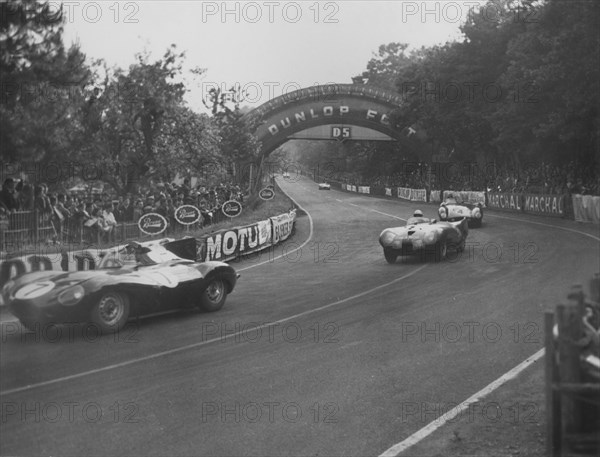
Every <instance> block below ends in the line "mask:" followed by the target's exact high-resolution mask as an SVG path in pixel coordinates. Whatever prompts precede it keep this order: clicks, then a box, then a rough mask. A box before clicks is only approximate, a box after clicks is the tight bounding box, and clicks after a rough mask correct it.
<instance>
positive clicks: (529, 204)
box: [523, 194, 565, 217]
mask: <svg viewBox="0 0 600 457" xmlns="http://www.w3.org/2000/svg"><path fill="white" fill-rule="evenodd" d="M564 203H565V196H564V195H547V194H523V211H525V212H526V213H533V214H543V215H545V216H556V217H563V216H564V213H565V204H564Z"/></svg>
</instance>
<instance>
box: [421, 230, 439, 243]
mask: <svg viewBox="0 0 600 457" xmlns="http://www.w3.org/2000/svg"><path fill="white" fill-rule="evenodd" d="M435 239H436V233H435V232H429V233H427V234H426V235H425V238H424V240H425V243H427V244H432V243H434V242H435Z"/></svg>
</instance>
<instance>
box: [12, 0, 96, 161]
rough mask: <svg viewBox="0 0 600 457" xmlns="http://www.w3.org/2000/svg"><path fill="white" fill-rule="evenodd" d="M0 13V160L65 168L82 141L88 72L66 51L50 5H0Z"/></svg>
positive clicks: (73, 51) (81, 58) (77, 54)
mask: <svg viewBox="0 0 600 457" xmlns="http://www.w3.org/2000/svg"><path fill="white" fill-rule="evenodd" d="M0 9H1V15H0V16H1V17H0V44H1V49H2V52H1V57H0V75H1V78H2V79H1V88H0V90H1V94H0V96H1V100H0V131H1V132H2V134H1V135H0V151H1V154H2V158H3V159H4V160H7V161H9V162H12V161H17V160H18V161H20V163H21V164H26V163H33V162H36V163H37V164H38V165H42V166H44V164H46V165H47V164H49V163H50V162H58V163H64V162H66V161H68V160H69V154H70V152H71V150H72V148H73V146H74V145H77V144H79V143H80V142H81V141H82V140H83V138H84V135H83V133H84V132H83V128H82V125H81V122H80V117H79V110H80V109H81V107H82V106H83V105H84V103H85V97H86V94H85V91H84V90H83V88H84V87H85V86H86V85H87V84H88V83H89V82H90V80H91V79H92V76H93V75H92V71H91V70H90V68H89V67H88V65H87V63H86V59H85V55H84V54H82V53H81V51H80V50H79V48H78V47H77V46H72V47H71V48H69V49H68V50H67V49H65V47H64V45H63V42H62V32H63V28H62V24H63V17H62V14H61V12H60V10H57V11H54V10H53V6H52V3H51V2H46V3H37V2H35V1H30V0H22V1H15V2H3V3H1V4H0ZM25 168H30V167H29V166H27V165H25Z"/></svg>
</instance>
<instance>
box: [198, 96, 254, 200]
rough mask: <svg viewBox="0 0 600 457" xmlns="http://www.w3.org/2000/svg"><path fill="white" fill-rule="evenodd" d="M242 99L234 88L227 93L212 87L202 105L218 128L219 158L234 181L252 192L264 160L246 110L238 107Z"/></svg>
mask: <svg viewBox="0 0 600 457" xmlns="http://www.w3.org/2000/svg"><path fill="white" fill-rule="evenodd" d="M243 100H244V99H243V94H240V93H239V92H238V91H237V90H236V89H235V88H231V89H229V91H227V92H223V91H221V90H220V89H217V88H212V89H211V90H210V91H209V96H208V101H206V102H205V104H206V106H207V107H208V108H209V109H210V110H211V112H212V114H213V116H214V119H215V123H216V125H217V126H218V128H219V134H220V137H221V154H222V156H223V157H224V158H225V159H226V160H227V161H228V162H229V164H231V167H232V168H233V170H234V171H235V174H236V175H237V179H238V181H239V182H240V183H241V184H242V185H248V188H249V190H250V191H251V192H255V191H256V190H257V187H258V186H260V184H261V182H262V174H263V165H264V159H265V158H264V157H262V156H261V154H260V143H259V141H258V140H257V138H256V136H255V135H254V132H255V131H256V127H257V126H256V125H253V124H252V123H251V121H249V119H248V118H247V117H246V116H245V114H246V110H244V109H243V108H242V107H241V106H240V104H241V103H242V102H243ZM251 170H252V173H254V176H251V173H250V171H251Z"/></svg>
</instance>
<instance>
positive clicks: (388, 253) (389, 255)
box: [383, 248, 398, 263]
mask: <svg viewBox="0 0 600 457" xmlns="http://www.w3.org/2000/svg"><path fill="white" fill-rule="evenodd" d="M383 256H384V257H385V260H386V261H387V263H396V259H397V258H398V254H397V253H396V252H395V251H394V250H392V249H387V248H385V249H384V250H383Z"/></svg>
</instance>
